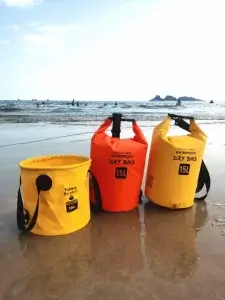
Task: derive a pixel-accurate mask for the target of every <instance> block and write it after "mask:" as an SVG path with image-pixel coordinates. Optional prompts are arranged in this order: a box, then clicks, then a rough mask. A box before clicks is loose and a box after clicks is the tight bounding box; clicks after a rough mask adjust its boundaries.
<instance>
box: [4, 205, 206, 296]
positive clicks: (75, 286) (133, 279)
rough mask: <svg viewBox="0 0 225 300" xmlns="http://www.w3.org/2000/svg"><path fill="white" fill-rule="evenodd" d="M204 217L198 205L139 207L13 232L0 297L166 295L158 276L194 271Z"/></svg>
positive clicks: (184, 275) (178, 275)
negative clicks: (59, 230) (51, 230)
mask: <svg viewBox="0 0 225 300" xmlns="http://www.w3.org/2000/svg"><path fill="white" fill-rule="evenodd" d="M150 206H151V207H150ZM206 220H207V210H206V206H205V203H198V204H197V205H195V206H194V207H193V208H191V209H186V210H181V211H170V210H165V209H163V208H158V207H156V206H154V205H151V204H146V207H145V209H144V205H140V207H139V210H138V209H137V210H134V211H131V212H127V213H106V212H100V213H98V214H93V215H92V219H91V222H90V223H89V224H88V225H87V226H86V227H85V228H83V229H82V230H80V231H77V232H75V233H73V234H69V235H65V236H57V237H41V236H36V235H19V236H17V238H15V235H14V240H13V241H12V240H9V242H8V244H7V241H5V244H4V248H3V251H7V249H8V252H9V253H10V255H8V256H7V257H6V256H5V260H3V255H2V256H0V264H1V268H2V269H3V270H4V275H3V274H1V277H0V279H1V281H0V288H1V287H2V290H1V298H0V299H1V300H15V299H23V300H36V299H37V300H40V299H41V300H42V299H43V300H45V299H60V300H70V299H71V300H72V299H78V300H79V299H82V300H86V299H91V300H95V299H96V300H101V299H102V300H103V299H104V300H105V299H115V298H117V300H118V299H119V300H120V299H129V300H133V299H150V298H149V297H151V296H152V295H153V293H156V294H158V295H166V293H167V292H166V290H161V284H162V280H163V281H169V282H171V283H173V282H174V281H179V280H180V279H182V278H188V276H190V275H191V274H193V273H194V272H195V271H196V269H197V267H198V253H197V250H196V245H195V241H196V235H197V233H198V230H200V229H201V228H202V226H204V223H205V222H206ZM12 245H13V246H12ZM7 247H8V248H7ZM2 253H3V252H2ZM6 270H8V273H7V272H6ZM3 276H4V278H6V279H4V278H3ZM2 279H3V281H2ZM4 280H5V282H4ZM150 285H151V286H150ZM152 299H154V298H152ZM155 299H156V298H155ZM160 299H161V298H160ZM168 299H174V297H172V296H171V297H169V298H168Z"/></svg>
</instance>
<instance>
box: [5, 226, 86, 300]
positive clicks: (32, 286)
mask: <svg viewBox="0 0 225 300" xmlns="http://www.w3.org/2000/svg"><path fill="white" fill-rule="evenodd" d="M89 229H90V228H89V227H88V226H87V227H86V228H85V229H84V230H80V231H78V232H76V233H75V234H69V235H65V236H57V237H44V236H37V235H32V234H29V235H19V236H18V242H19V245H20V250H21V253H22V256H23V258H24V262H23V271H24V269H25V272H22V270H21V274H22V273H25V275H24V274H23V275H21V274H14V275H13V276H12V277H16V279H14V280H12V282H11V284H10V285H9V286H8V287H7V288H6V290H5V292H4V297H3V298H2V299H4V300H11V299H19V298H21V299H23V300H28V299H29V300H30V299H32V300H33V299H35V300H36V299H47V297H48V294H49V293H50V294H51V297H52V298H51V299H58V298H59V299H64V297H65V296H66V293H67V292H68V291H69V290H70V289H71V286H72V288H73V289H76V288H78V287H79V286H80V285H83V284H85V283H86V282H85V276H86V273H87V272H88V269H89V265H90V261H89V251H90V236H89V234H90V231H89ZM17 255H18V254H17ZM15 275H17V276H15Z"/></svg>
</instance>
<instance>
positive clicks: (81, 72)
mask: <svg viewBox="0 0 225 300" xmlns="http://www.w3.org/2000/svg"><path fill="white" fill-rule="evenodd" d="M224 16H225V1H224V0H0V99H17V98H20V99H32V98H37V99H46V98H49V99H72V98H75V99H78V100H148V99H150V98H153V97H154V96H155V95H156V94H160V95H161V96H165V95H167V94H169V95H174V96H177V97H178V96H184V95H185V96H186V95H187V96H193V97H197V98H200V99H204V100H210V99H214V100H216V101H224V99H225V87H224V72H225V54H224V53H225V42H224V36H225V18H224Z"/></svg>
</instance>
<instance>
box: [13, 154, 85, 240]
mask: <svg viewBox="0 0 225 300" xmlns="http://www.w3.org/2000/svg"><path fill="white" fill-rule="evenodd" d="M90 164H91V159H89V158H86V157H82V156H75V155H53V156H42V157H36V158H31V159H26V160H24V161H22V162H20V169H21V177H20V187H19V190H18V197H17V225H18V227H19V229H21V230H23V231H25V232H29V231H31V232H33V233H35V234H39V235H62V234H67V233H71V232H73V231H76V230H79V229H81V228H82V227H84V226H85V225H86V224H87V223H88V222H89V220H90V202H89V184H88V176H87V175H88V169H89V167H90ZM21 192H22V193H21ZM22 195H23V200H22Z"/></svg>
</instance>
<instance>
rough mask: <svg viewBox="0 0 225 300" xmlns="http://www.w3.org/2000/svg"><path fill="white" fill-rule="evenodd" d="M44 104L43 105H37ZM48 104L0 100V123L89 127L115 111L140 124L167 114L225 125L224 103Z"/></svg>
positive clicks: (89, 102) (127, 102)
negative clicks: (74, 124) (79, 125)
mask: <svg viewBox="0 0 225 300" xmlns="http://www.w3.org/2000/svg"><path fill="white" fill-rule="evenodd" d="M38 103H41V102H38ZM78 103H79V106H77V105H76V102H75V106H72V105H71V101H51V100H50V101H45V106H44V107H42V106H39V107H37V102H36V101H22V100H16V101H0V123H59V124H62V123H66V124H70V123H74V122H78V123H79V124H81V123H82V124H85V123H87V124H90V122H91V123H92V122H93V121H102V120H103V119H105V118H106V117H108V116H110V115H112V113H113V112H118V113H122V114H123V116H124V117H127V118H134V119H136V120H137V121H158V120H162V119H163V118H164V117H165V116H166V115H167V114H168V113H174V114H181V115H186V116H193V117H195V119H196V120H200V121H201V123H202V121H205V122H206V123H225V103H216V104H210V103H208V102H204V101H202V102H194V101H191V102H188V101H187V102H183V103H182V105H181V106H176V102H162V101H154V102H153V101H152V102H149V101H123V102H122V101H117V105H115V102H112V101H110V102H107V101H105V102H104V101H85V102H84V101H78Z"/></svg>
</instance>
